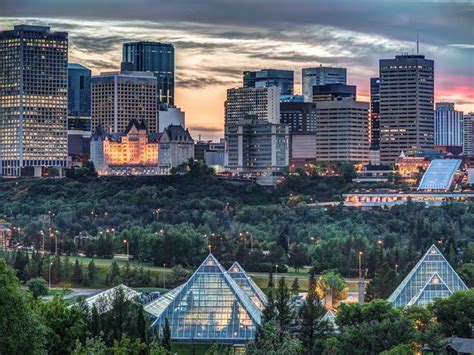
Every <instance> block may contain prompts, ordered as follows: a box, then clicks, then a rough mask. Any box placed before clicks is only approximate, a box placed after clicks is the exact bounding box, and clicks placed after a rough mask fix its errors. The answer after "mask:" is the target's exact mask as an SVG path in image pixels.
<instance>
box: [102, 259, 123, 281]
mask: <svg viewBox="0 0 474 355" xmlns="http://www.w3.org/2000/svg"><path fill="white" fill-rule="evenodd" d="M105 278H106V282H107V284H108V285H109V286H116V285H118V284H119V283H120V282H121V277H120V268H119V266H118V264H117V262H115V261H114V262H112V264H111V265H110V269H109V272H108V274H107V275H106V277H105Z"/></svg>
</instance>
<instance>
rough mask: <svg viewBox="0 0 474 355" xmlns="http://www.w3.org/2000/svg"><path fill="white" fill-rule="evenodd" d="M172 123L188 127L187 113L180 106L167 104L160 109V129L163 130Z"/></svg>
mask: <svg viewBox="0 0 474 355" xmlns="http://www.w3.org/2000/svg"><path fill="white" fill-rule="evenodd" d="M170 125H174V126H181V127H183V128H185V127H186V124H185V113H184V111H181V109H180V108H179V107H172V106H166V107H162V109H161V110H159V111H158V127H159V131H160V132H163V131H164V130H165V128H166V127H168V126H170Z"/></svg>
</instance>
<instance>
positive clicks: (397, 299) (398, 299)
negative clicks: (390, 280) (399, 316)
mask: <svg viewBox="0 0 474 355" xmlns="http://www.w3.org/2000/svg"><path fill="white" fill-rule="evenodd" d="M464 289H467V286H466V285H465V284H464V282H463V281H462V280H461V278H460V277H459V275H458V274H457V273H456V271H454V269H453V268H452V266H451V265H450V264H449V263H448V261H447V260H446V259H445V258H444V256H443V254H441V252H440V251H439V249H438V248H437V247H436V246H435V245H434V244H433V245H432V246H431V247H430V248H429V249H428V251H427V252H426V254H425V255H424V256H423V257H422V258H421V260H420V261H418V263H417V264H416V265H415V267H414V268H413V269H412V270H411V271H410V273H409V274H408V275H407V276H406V277H405V279H404V280H403V281H402V283H401V284H400V285H399V286H398V287H397V289H396V290H395V291H393V293H392V295H391V296H390V297H389V298H388V301H389V302H391V303H392V304H393V305H394V306H395V307H403V306H411V305H418V306H426V305H428V304H431V303H432V302H433V299H435V298H446V297H449V296H450V295H451V294H452V293H453V292H454V291H458V290H464Z"/></svg>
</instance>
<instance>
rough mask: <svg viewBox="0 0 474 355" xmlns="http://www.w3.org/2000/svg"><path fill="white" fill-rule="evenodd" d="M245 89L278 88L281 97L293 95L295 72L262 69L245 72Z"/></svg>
mask: <svg viewBox="0 0 474 355" xmlns="http://www.w3.org/2000/svg"><path fill="white" fill-rule="evenodd" d="M243 85H244V88H262V87H265V88H268V87H270V86H276V87H278V88H279V89H280V95H293V92H294V91H293V85H294V72H293V70H281V69H262V70H259V71H244V73H243Z"/></svg>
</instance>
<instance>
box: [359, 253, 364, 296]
mask: <svg viewBox="0 0 474 355" xmlns="http://www.w3.org/2000/svg"><path fill="white" fill-rule="evenodd" d="M363 254H364V253H363V252H362V251H359V280H358V298H359V304H363V303H364V298H365V297H364V293H365V281H364V278H363V277H362V255H363Z"/></svg>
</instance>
